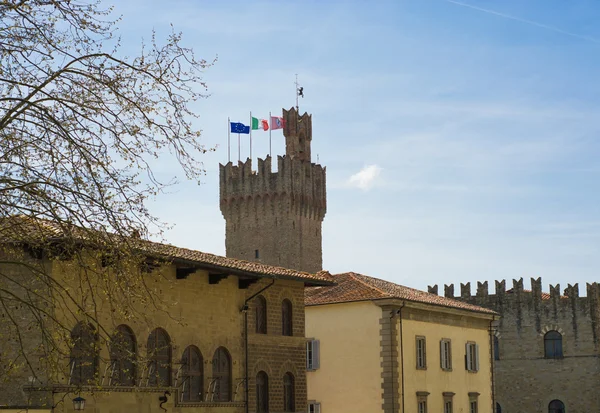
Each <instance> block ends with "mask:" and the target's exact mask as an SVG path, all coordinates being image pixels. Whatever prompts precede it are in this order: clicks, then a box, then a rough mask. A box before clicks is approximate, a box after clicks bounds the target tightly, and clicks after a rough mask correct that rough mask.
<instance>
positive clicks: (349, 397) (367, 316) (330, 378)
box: [306, 302, 381, 413]
mask: <svg viewBox="0 0 600 413" xmlns="http://www.w3.org/2000/svg"><path fill="white" fill-rule="evenodd" d="M380 318H381V308H379V307H378V306H376V305H374V304H373V303H371V302H356V303H345V304H331V305H322V306H308V307H306V337H307V338H315V339H318V340H320V350H321V359H320V362H321V366H320V368H319V369H318V370H316V371H308V372H307V373H306V379H307V389H308V390H307V393H308V400H316V401H318V402H320V403H321V410H322V411H323V412H328V413H337V412H339V413H342V412H343V413H353V412H356V413H367V412H368V413H371V412H380V411H381V367H380V360H381V359H380V351H381V349H380V345H379V341H380V326H379V319H380Z"/></svg>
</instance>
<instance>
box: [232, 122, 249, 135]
mask: <svg viewBox="0 0 600 413" xmlns="http://www.w3.org/2000/svg"><path fill="white" fill-rule="evenodd" d="M231 133H250V126H246V125H244V124H243V123H239V122H231Z"/></svg>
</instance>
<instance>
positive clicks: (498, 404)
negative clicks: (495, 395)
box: [496, 403, 502, 413]
mask: <svg viewBox="0 0 600 413" xmlns="http://www.w3.org/2000/svg"><path fill="white" fill-rule="evenodd" d="M496 413H502V407H500V403H496Z"/></svg>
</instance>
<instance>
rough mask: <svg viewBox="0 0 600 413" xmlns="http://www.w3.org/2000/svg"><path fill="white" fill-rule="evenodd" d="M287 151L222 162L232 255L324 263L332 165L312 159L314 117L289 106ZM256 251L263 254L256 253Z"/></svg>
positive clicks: (301, 264)
mask: <svg viewBox="0 0 600 413" xmlns="http://www.w3.org/2000/svg"><path fill="white" fill-rule="evenodd" d="M284 117H285V124H286V127H285V129H284V135H285V139H286V155H285V156H278V157H277V172H272V170H271V157H267V158H266V159H265V160H262V159H258V165H257V170H256V171H254V170H253V169H252V160H251V159H248V160H246V161H245V162H239V164H238V165H233V164H232V163H231V162H230V163H228V164H227V165H220V168H219V177H220V207H221V212H222V213H223V217H224V218H225V221H226V231H225V247H226V250H227V256H228V257H233V258H240V259H244V260H248V261H255V260H258V261H261V262H263V263H265V264H271V265H278V266H282V267H286V268H294V269H298V270H302V271H307V272H317V271H320V270H321V269H322V264H323V258H322V255H323V254H322V235H321V226H322V222H323V219H324V217H325V213H326V204H327V194H326V182H325V177H326V173H325V172H326V171H325V168H324V167H322V166H321V165H317V164H315V163H312V162H311V159H310V143H311V139H312V123H311V122H312V121H311V117H310V116H309V115H308V114H306V113H305V114H304V115H302V116H298V114H297V112H296V110H295V109H293V108H292V109H290V110H289V111H284ZM256 251H258V255H259V257H258V258H256Z"/></svg>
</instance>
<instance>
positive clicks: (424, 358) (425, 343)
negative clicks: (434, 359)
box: [421, 339, 427, 368]
mask: <svg viewBox="0 0 600 413" xmlns="http://www.w3.org/2000/svg"><path fill="white" fill-rule="evenodd" d="M421 345H422V347H423V367H424V368H427V342H426V341H425V339H423V341H422V343H421Z"/></svg>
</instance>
